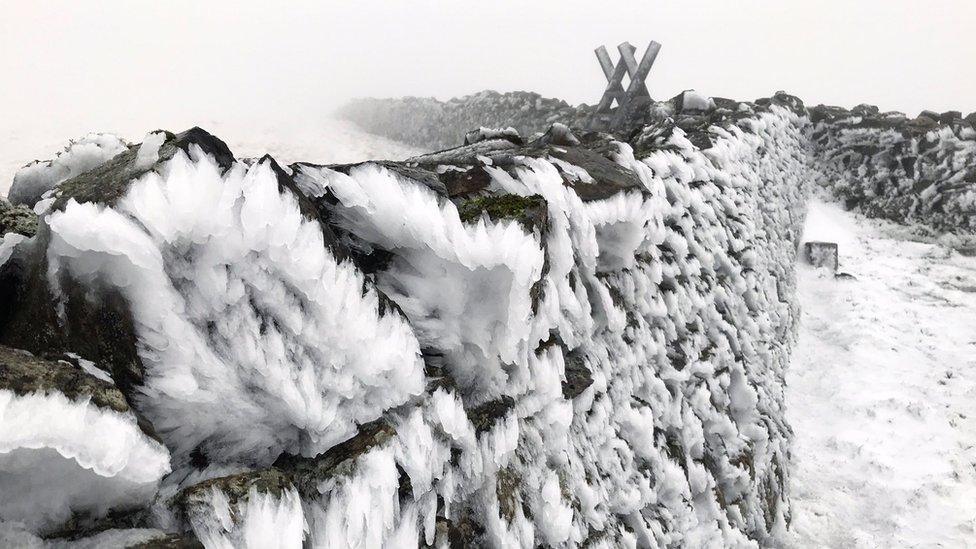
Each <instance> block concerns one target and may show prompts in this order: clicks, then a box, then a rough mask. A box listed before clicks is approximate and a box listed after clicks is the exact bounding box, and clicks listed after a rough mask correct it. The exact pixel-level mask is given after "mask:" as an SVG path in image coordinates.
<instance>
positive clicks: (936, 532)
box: [787, 202, 976, 548]
mask: <svg viewBox="0 0 976 549" xmlns="http://www.w3.org/2000/svg"><path fill="white" fill-rule="evenodd" d="M807 219H808V221H807V225H806V230H805V234H804V239H805V240H825V241H832V242H837V243H838V244H839V251H840V270H841V271H843V272H847V273H850V274H852V275H854V276H855V277H857V278H856V280H839V279H834V278H833V277H832V276H831V275H829V274H828V273H826V272H825V271H822V270H816V269H813V268H811V267H808V266H802V267H801V268H800V281H799V289H800V299H801V302H802V305H803V316H802V322H801V334H800V339H799V345H798V347H797V349H796V351H795V353H794V359H793V363H792V365H791V368H790V370H789V374H788V376H787V391H788V394H787V403H788V407H787V419H789V420H790V422H791V424H792V425H793V430H794V433H795V434H796V441H795V446H794V449H793V452H792V453H793V456H794V460H795V467H794V471H793V488H792V491H793V493H792V495H793V506H794V516H793V525H792V529H793V531H794V536H795V538H794V540H793V544H794V545H795V546H797V547H811V548H812V547H852V548H874V547H960V548H961V547H970V546H972V544H973V540H976V471H974V469H973V465H972V464H973V463H974V461H976V451H974V448H976V352H974V351H976V336H974V331H973V327H974V326H976V258H972V257H965V256H962V255H960V254H958V253H956V252H954V251H952V250H950V249H947V248H945V247H943V246H941V245H939V244H936V243H932V242H919V241H912V240H907V239H905V235H906V231H905V230H904V229H902V228H899V227H896V226H894V225H892V224H890V223H887V222H881V221H875V220H868V219H865V218H863V217H862V216H860V215H856V214H852V213H848V212H844V211H842V210H841V209H840V208H839V207H838V206H836V205H833V204H826V203H822V202H813V203H812V204H811V208H810V212H809V214H808V218H807Z"/></svg>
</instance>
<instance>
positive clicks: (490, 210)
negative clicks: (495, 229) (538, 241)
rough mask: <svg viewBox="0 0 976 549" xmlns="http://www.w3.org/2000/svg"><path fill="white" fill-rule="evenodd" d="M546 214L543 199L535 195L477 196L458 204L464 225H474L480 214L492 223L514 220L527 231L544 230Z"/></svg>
mask: <svg viewBox="0 0 976 549" xmlns="http://www.w3.org/2000/svg"><path fill="white" fill-rule="evenodd" d="M548 212H549V209H548V205H547V204H546V201H545V199H543V198H542V197H541V196H540V195H537V194H534V195H532V196H519V195H517V194H501V195H487V196H479V197H477V198H472V199H471V200H467V201H465V202H462V203H460V204H458V215H459V216H460V217H461V221H464V222H465V223H475V222H477V221H478V219H480V218H481V215H482V214H486V215H487V216H488V217H489V218H490V219H491V220H492V221H498V220H501V219H514V220H515V221H518V222H519V223H520V224H521V225H522V226H523V227H525V229H526V230H528V231H531V230H533V229H535V228H536V227H538V228H539V229H540V230H544V229H545V227H546V224H547V222H548V219H549V213H548Z"/></svg>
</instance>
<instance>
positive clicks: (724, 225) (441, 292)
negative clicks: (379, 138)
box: [0, 97, 811, 547]
mask: <svg viewBox="0 0 976 549" xmlns="http://www.w3.org/2000/svg"><path fill="white" fill-rule="evenodd" d="M791 101H792V100H791V98H785V97H777V98H776V100H774V101H769V102H766V103H764V104H756V105H745V106H744V107H742V108H740V107H739V106H736V107H735V108H726V107H727V106H726V107H723V108H717V109H716V110H715V113H714V116H713V115H711V114H710V115H707V116H705V115H698V114H695V115H691V114H688V115H682V116H679V117H678V118H677V119H676V120H666V119H665V120H662V122H661V123H660V124H656V125H653V126H648V127H647V128H645V130H644V131H643V132H640V133H638V134H636V135H635V136H634V138H633V139H632V140H631V141H630V142H620V141H615V140H614V139H613V138H612V137H611V136H608V135H603V134H587V135H579V136H577V135H573V134H572V133H571V132H570V131H569V130H568V129H566V128H565V127H556V128H553V129H552V131H550V132H548V133H547V134H546V137H543V138H541V139H538V140H533V141H532V142H530V143H528V144H524V142H522V140H521V139H518V138H514V136H511V135H509V134H499V135H495V134H490V135H482V136H481V137H484V138H485V139H483V140H480V141H478V140H477V139H473V140H475V141H477V142H475V143H472V144H470V145H468V146H464V147H459V148H457V149H454V150H451V151H446V152H444V153H442V154H434V155H425V156H422V157H417V158H414V159H410V160H408V161H405V162H396V163H367V164H363V165H358V166H315V165H311V164H296V165H294V166H292V167H291V169H290V170H289V171H286V170H281V169H280V168H278V167H277V165H276V164H274V163H273V161H271V160H268V159H266V160H262V161H259V162H248V163H241V162H236V161H234V160H233V158H232V157H230V155H229V151H226V150H225V147H223V146H222V143H220V142H219V140H216V139H215V138H213V137H212V136H207V135H202V134H201V131H200V130H196V133H194V134H193V135H194V136H195V137H194V139H196V141H194V143H202V144H203V146H205V147H206V149H205V148H202V146H197V145H190V146H183V145H178V144H177V143H180V142H182V141H181V140H183V141H185V138H183V137H179V136H173V135H172V134H166V135H165V137H160V136H159V135H157V136H155V137H153V138H152V139H149V140H147V143H144V144H143V145H141V146H139V147H138V150H137V148H135V147H133V148H130V149H129V151H128V152H126V153H125V154H123V155H120V157H119V158H118V159H116V160H113V161H112V162H110V163H108V164H106V165H105V166H103V167H102V168H99V169H96V170H95V171H93V172H89V173H88V174H87V175H83V176H81V177H79V178H74V179H72V180H69V181H67V182H65V183H63V184H62V185H61V186H60V187H59V190H58V192H57V197H56V199H55V201H53V202H51V203H50V204H48V205H47V206H46V208H47V209H42V210H41V211H42V213H41V215H40V219H39V231H38V235H37V236H35V237H34V238H32V239H27V240H24V239H16V240H17V241H16V242H14V241H11V243H10V245H9V246H8V247H10V248H11V256H10V259H8V263H7V264H4V265H0V275H2V276H0V280H4V278H3V277H5V276H8V275H10V273H14V274H16V273H17V272H19V271H18V269H24V268H25V263H27V262H32V261H33V262H36V263H37V264H38V265H40V267H37V265H35V267H36V269H35V270H39V271H40V273H41V276H42V278H43V283H44V287H43V288H42V289H44V290H45V291H47V290H48V289H49V290H50V293H51V294H52V295H53V297H54V300H55V303H56V305H57V307H56V308H53V309H54V310H55V311H56V312H55V313H52V315H53V316H58V315H60V318H61V320H62V321H63V322H64V323H65V324H64V325H63V326H62V325H55V326H50V327H48V326H46V327H45V329H50V330H58V329H68V328H71V329H76V330H82V331H84V330H86V329H90V328H86V326H89V325H86V324H85V323H77V322H73V321H72V318H73V316H72V315H75V314H77V313H78V310H79V308H81V309H83V308H84V307H86V306H88V307H90V306H92V305H91V304H90V303H88V302H85V303H80V304H79V303H77V300H78V299H88V298H94V299H96V300H97V299H98V298H99V297H100V296H105V295H112V296H120V297H119V299H121V300H122V303H123V304H124V310H123V311H122V312H123V313H126V314H129V315H130V316H131V327H132V331H133V332H134V334H135V337H134V338H133V339H132V341H133V344H132V345H133V347H134V348H135V350H136V351H137V352H138V365H137V366H138V368H139V370H138V372H137V373H138V375H136V376H133V380H131V381H130V382H129V383H128V384H126V385H125V386H124V387H123V390H124V391H125V393H126V398H127V399H128V400H129V401H130V402H131V403H132V404H133V408H134V409H135V411H136V412H138V413H139V414H140V417H141V419H143V420H145V423H146V424H147V425H150V426H151V427H152V429H153V430H155V432H157V433H158V434H159V437H160V438H161V440H162V441H163V443H165V445H166V447H167V449H168V450H169V451H170V453H171V454H172V459H173V468H174V473H173V474H171V475H169V476H168V477H167V478H166V479H164V481H163V483H162V485H161V488H160V489H159V492H158V497H157V498H156V499H155V501H154V503H153V504H152V509H151V510H152V512H151V513H148V515H149V516H151V517H152V519H151V520H148V519H147V524H144V526H150V527H161V528H165V529H168V530H182V531H186V532H190V531H192V532H193V535H195V536H196V537H197V538H199V539H201V540H203V541H204V542H205V543H206V544H207V545H208V546H215V547H220V546H227V545H230V546H267V545H268V544H273V543H288V542H294V541H295V540H296V539H299V538H304V540H305V543H307V544H309V545H310V546H313V547H345V546H350V545H357V544H358V545H360V546H378V545H381V544H388V546H412V545H428V546H430V545H435V546H444V545H445V544H452V545H461V546H465V545H468V546H479V545H487V546H497V547H535V546H537V545H548V546H559V545H584V544H587V545H595V546H608V547H609V546H637V545H639V546H655V545H657V546H703V547H707V546H749V545H752V546H755V545H758V544H763V545H773V544H775V543H776V540H777V539H778V536H779V534H780V533H781V532H782V530H783V529H784V528H785V523H786V521H787V520H788V517H789V504H788V497H787V494H786V486H787V483H788V478H787V476H788V469H787V461H786V460H787V450H788V446H789V438H790V433H789V427H788V426H787V425H786V424H785V423H784V421H783V413H782V405H783V402H782V386H781V384H782V372H783V368H784V367H785V364H786V361H787V359H788V356H789V351H790V348H791V346H792V342H793V337H794V333H795V323H796V320H797V314H796V313H797V310H796V301H795V298H794V295H793V290H792V288H793V263H794V259H795V254H796V238H797V235H798V234H799V227H800V226H801V225H802V217H803V214H802V212H803V202H804V199H805V195H806V193H807V192H808V190H809V187H810V177H811V173H810V171H809V166H808V165H807V164H806V161H807V160H808V151H807V150H806V149H805V148H804V141H803V137H802V135H801V129H802V128H803V126H804V124H805V120H804V119H803V118H802V117H801V116H802V114H801V113H802V107H797V106H796V104H795V103H793V102H791ZM682 128H685V129H682ZM189 133H191V132H188V134H181V135H183V136H185V135H189ZM160 140H162V145H160V144H159V141H160ZM706 144H707V146H706ZM205 150H207V151H216V152H214V153H210V152H205ZM222 151H223V152H222ZM133 174H134V175H133ZM101 197H107V198H101ZM312 218H315V219H312ZM5 246H7V244H6V243H5ZM38 249H39V250H40V252H41V253H33V254H30V253H27V252H28V251H30V250H33V251H35V252H36V251H37V250H38ZM339 257H342V258H348V259H343V260H339V259H337V258H339ZM11 265H13V266H11ZM10 276H12V275H10ZM24 276H26V275H24ZM14 278H16V277H14ZM18 287H19V286H18ZM3 295H5V294H0V297H2V296H3ZM31 295H34V294H31ZM37 295H38V296H40V297H38V298H37V299H31V300H17V301H15V302H14V303H15V305H16V307H26V308H30V307H34V306H37V303H38V302H42V301H43V299H42V297H43V295H45V294H44V293H43V292H40V293H37ZM17 318H21V317H17ZM27 318H31V317H29V316H28V317H27ZM0 321H3V322H6V320H4V319H3V318H0ZM120 326H122V327H125V326H126V324H124V323H121V324H120ZM13 329H17V330H22V329H23V328H22V326H21V325H20V324H17V323H15V322H13V321H10V323H8V324H2V323H0V340H3V339H2V338H3V337H5V336H7V335H9V334H4V333H2V332H3V331H4V330H13ZM127 341H129V340H128V339H126V338H119V344H118V345H119V346H120V347H119V348H117V349H113V351H117V352H116V353H115V354H112V355H111V356H109V360H111V359H112V357H113V356H119V357H122V359H123V362H124V359H125V357H127V356H128V355H126V354H125V353H124V352H123V351H124V350H125V349H124V348H122V347H124V346H125V345H126V342H127ZM110 366H111V368H110V369H111V370H112V372H113V374H114V373H116V371H117V370H118V371H120V372H121V371H123V370H124V369H121V370H120V369H119V364H110ZM122 366H126V367H127V366H128V365H127V364H122ZM115 379H116V380H120V379H121V376H118V375H116V376H115ZM120 386H122V384H121V383H120Z"/></svg>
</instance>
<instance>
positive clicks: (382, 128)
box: [341, 91, 976, 233]
mask: <svg viewBox="0 0 976 549" xmlns="http://www.w3.org/2000/svg"><path fill="white" fill-rule="evenodd" d="M680 97H681V96H679V97H678V98H675V99H671V100H669V101H664V102H657V103H654V104H652V105H651V108H650V109H649V112H648V115H647V118H648V120H646V121H645V122H646V123H654V120H655V118H656V117H657V118H661V117H668V116H671V117H674V118H675V119H676V123H677V126H678V127H680V128H681V129H682V130H683V131H689V130H690V129H697V126H698V125H699V124H700V122H701V120H699V118H700V116H699V117H695V116H692V117H690V118H689V117H688V116H686V115H687V111H683V109H682V101H681V98H680ZM715 101H716V102H717V103H718V106H717V108H718V109H719V110H721V109H722V108H723V107H724V108H727V109H732V110H733V111H734V112H736V114H739V113H738V111H737V110H736V109H738V108H739V107H738V106H739V105H749V106H752V105H755V104H759V103H761V102H762V100H757V101H756V103H738V102H735V101H729V100H725V99H719V98H716V100H715ZM749 108H751V107H748V108H747V110H746V112H745V114H748V109H749ZM801 108H802V107H801ZM593 109H594V107H590V106H586V105H580V106H578V107H573V106H570V105H568V104H567V103H566V102H564V101H560V100H558V99H547V98H543V97H542V96H540V95H538V94H535V93H528V92H514V93H505V94H501V93H498V92H493V91H486V92H481V93H478V94H474V95H469V96H466V97H461V98H456V99H451V100H449V101H438V100H436V99H433V98H404V99H362V100H357V101H354V102H352V103H350V104H349V105H347V106H346V107H345V108H344V109H343V110H342V112H341V114H342V115H343V116H344V117H345V118H348V119H349V120H351V121H353V122H355V123H357V124H359V125H360V126H362V127H363V128H364V129H365V130H367V131H369V132H372V133H376V134H379V135H383V136H387V137H390V138H393V139H397V140H400V141H403V142H405V143H409V144H411V145H416V146H420V147H426V148H429V149H441V148H447V147H452V146H455V145H458V144H460V143H461V142H462V141H463V138H464V134H465V132H467V131H468V130H471V129H475V128H478V127H479V126H487V127H494V128H501V127H508V126H511V127H514V128H515V129H517V130H518V131H519V133H520V134H521V135H522V136H523V137H528V136H529V135H531V134H533V133H535V132H541V131H545V129H546V128H547V127H548V126H549V125H550V124H551V123H553V122H556V121H558V122H562V123H564V124H567V125H569V126H576V127H586V126H587V125H588V123H589V121H590V118H591V116H592V114H593ZM803 113H804V114H806V115H808V117H809V119H810V120H811V122H812V124H811V125H810V126H807V127H805V130H804V131H805V135H806V136H807V138H808V139H809V140H810V141H811V145H812V146H811V148H810V152H811V159H812V161H813V162H814V165H815V166H816V167H815V169H816V170H817V172H818V173H819V174H820V175H822V177H821V178H820V180H821V185H822V186H824V187H826V188H828V189H830V190H831V191H832V192H833V193H834V194H835V195H836V196H837V197H838V198H840V199H841V200H843V201H844V203H845V204H846V206H847V207H848V208H857V209H859V210H861V211H862V212H864V213H865V214H866V215H869V216H871V217H882V218H886V219H891V220H894V221H897V222H903V223H922V224H925V225H928V226H930V227H932V228H933V229H935V230H938V231H951V232H964V233H974V232H976V113H973V114H970V115H968V116H965V117H964V116H963V115H962V114H961V113H959V112H947V113H941V114H940V113H934V112H930V111H925V112H923V113H922V114H921V115H919V116H918V117H916V118H914V119H912V118H909V117H907V116H905V115H904V114H902V113H881V112H879V111H878V109H877V108H876V107H872V106H870V105H859V106H858V107H855V108H853V109H850V110H848V109H844V108H840V107H827V106H823V105H820V106H817V107H812V108H810V109H804V110H803ZM692 114H699V115H700V114H701V113H692ZM705 122H706V123H707V120H705ZM689 124H690V125H689Z"/></svg>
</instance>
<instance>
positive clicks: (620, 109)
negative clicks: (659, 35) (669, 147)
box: [593, 41, 661, 131]
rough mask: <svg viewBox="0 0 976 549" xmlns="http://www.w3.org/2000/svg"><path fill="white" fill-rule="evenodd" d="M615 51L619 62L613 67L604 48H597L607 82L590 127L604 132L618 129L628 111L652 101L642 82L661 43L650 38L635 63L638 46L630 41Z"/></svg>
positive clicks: (622, 124) (625, 119)
mask: <svg viewBox="0 0 976 549" xmlns="http://www.w3.org/2000/svg"><path fill="white" fill-rule="evenodd" d="M617 51H619V52H620V61H619V62H617V65H616V66H614V64H613V62H612V61H611V60H610V54H608V53H607V48H605V47H604V46H600V47H599V48H597V49H596V58H597V61H599V62H600V68H602V69H603V74H604V75H606V77H607V82H608V84H607V89H606V91H604V92H603V98H602V99H600V104H599V105H597V108H596V116H595V117H594V119H593V129H597V130H604V131H606V130H614V129H617V128H621V127H623V126H624V125H625V123H626V121H627V118H628V117H629V116H630V114H631V113H632V112H634V109H636V108H637V107H639V106H641V105H646V104H647V103H650V101H651V95H650V94H649V93H648V92H647V85H646V84H644V81H645V80H647V75H648V73H650V72H651V67H652V66H653V65H654V60H655V59H657V54H658V52H659V51H661V44H658V43H657V42H653V41H652V42H651V43H650V44H648V46H647V50H646V51H644V57H642V58H641V60H640V63H637V59H636V58H635V57H634V53H635V52H636V51H637V48H635V47H634V46H632V45H630V42H624V43H623V44H620V45H619V46H617ZM625 75H626V76H629V77H630V80H629V82H628V84H627V89H626V90H625V89H624V85H623V80H624V76H625ZM615 100H616V102H617V108H616V110H614V109H613V103H614V101H615Z"/></svg>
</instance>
